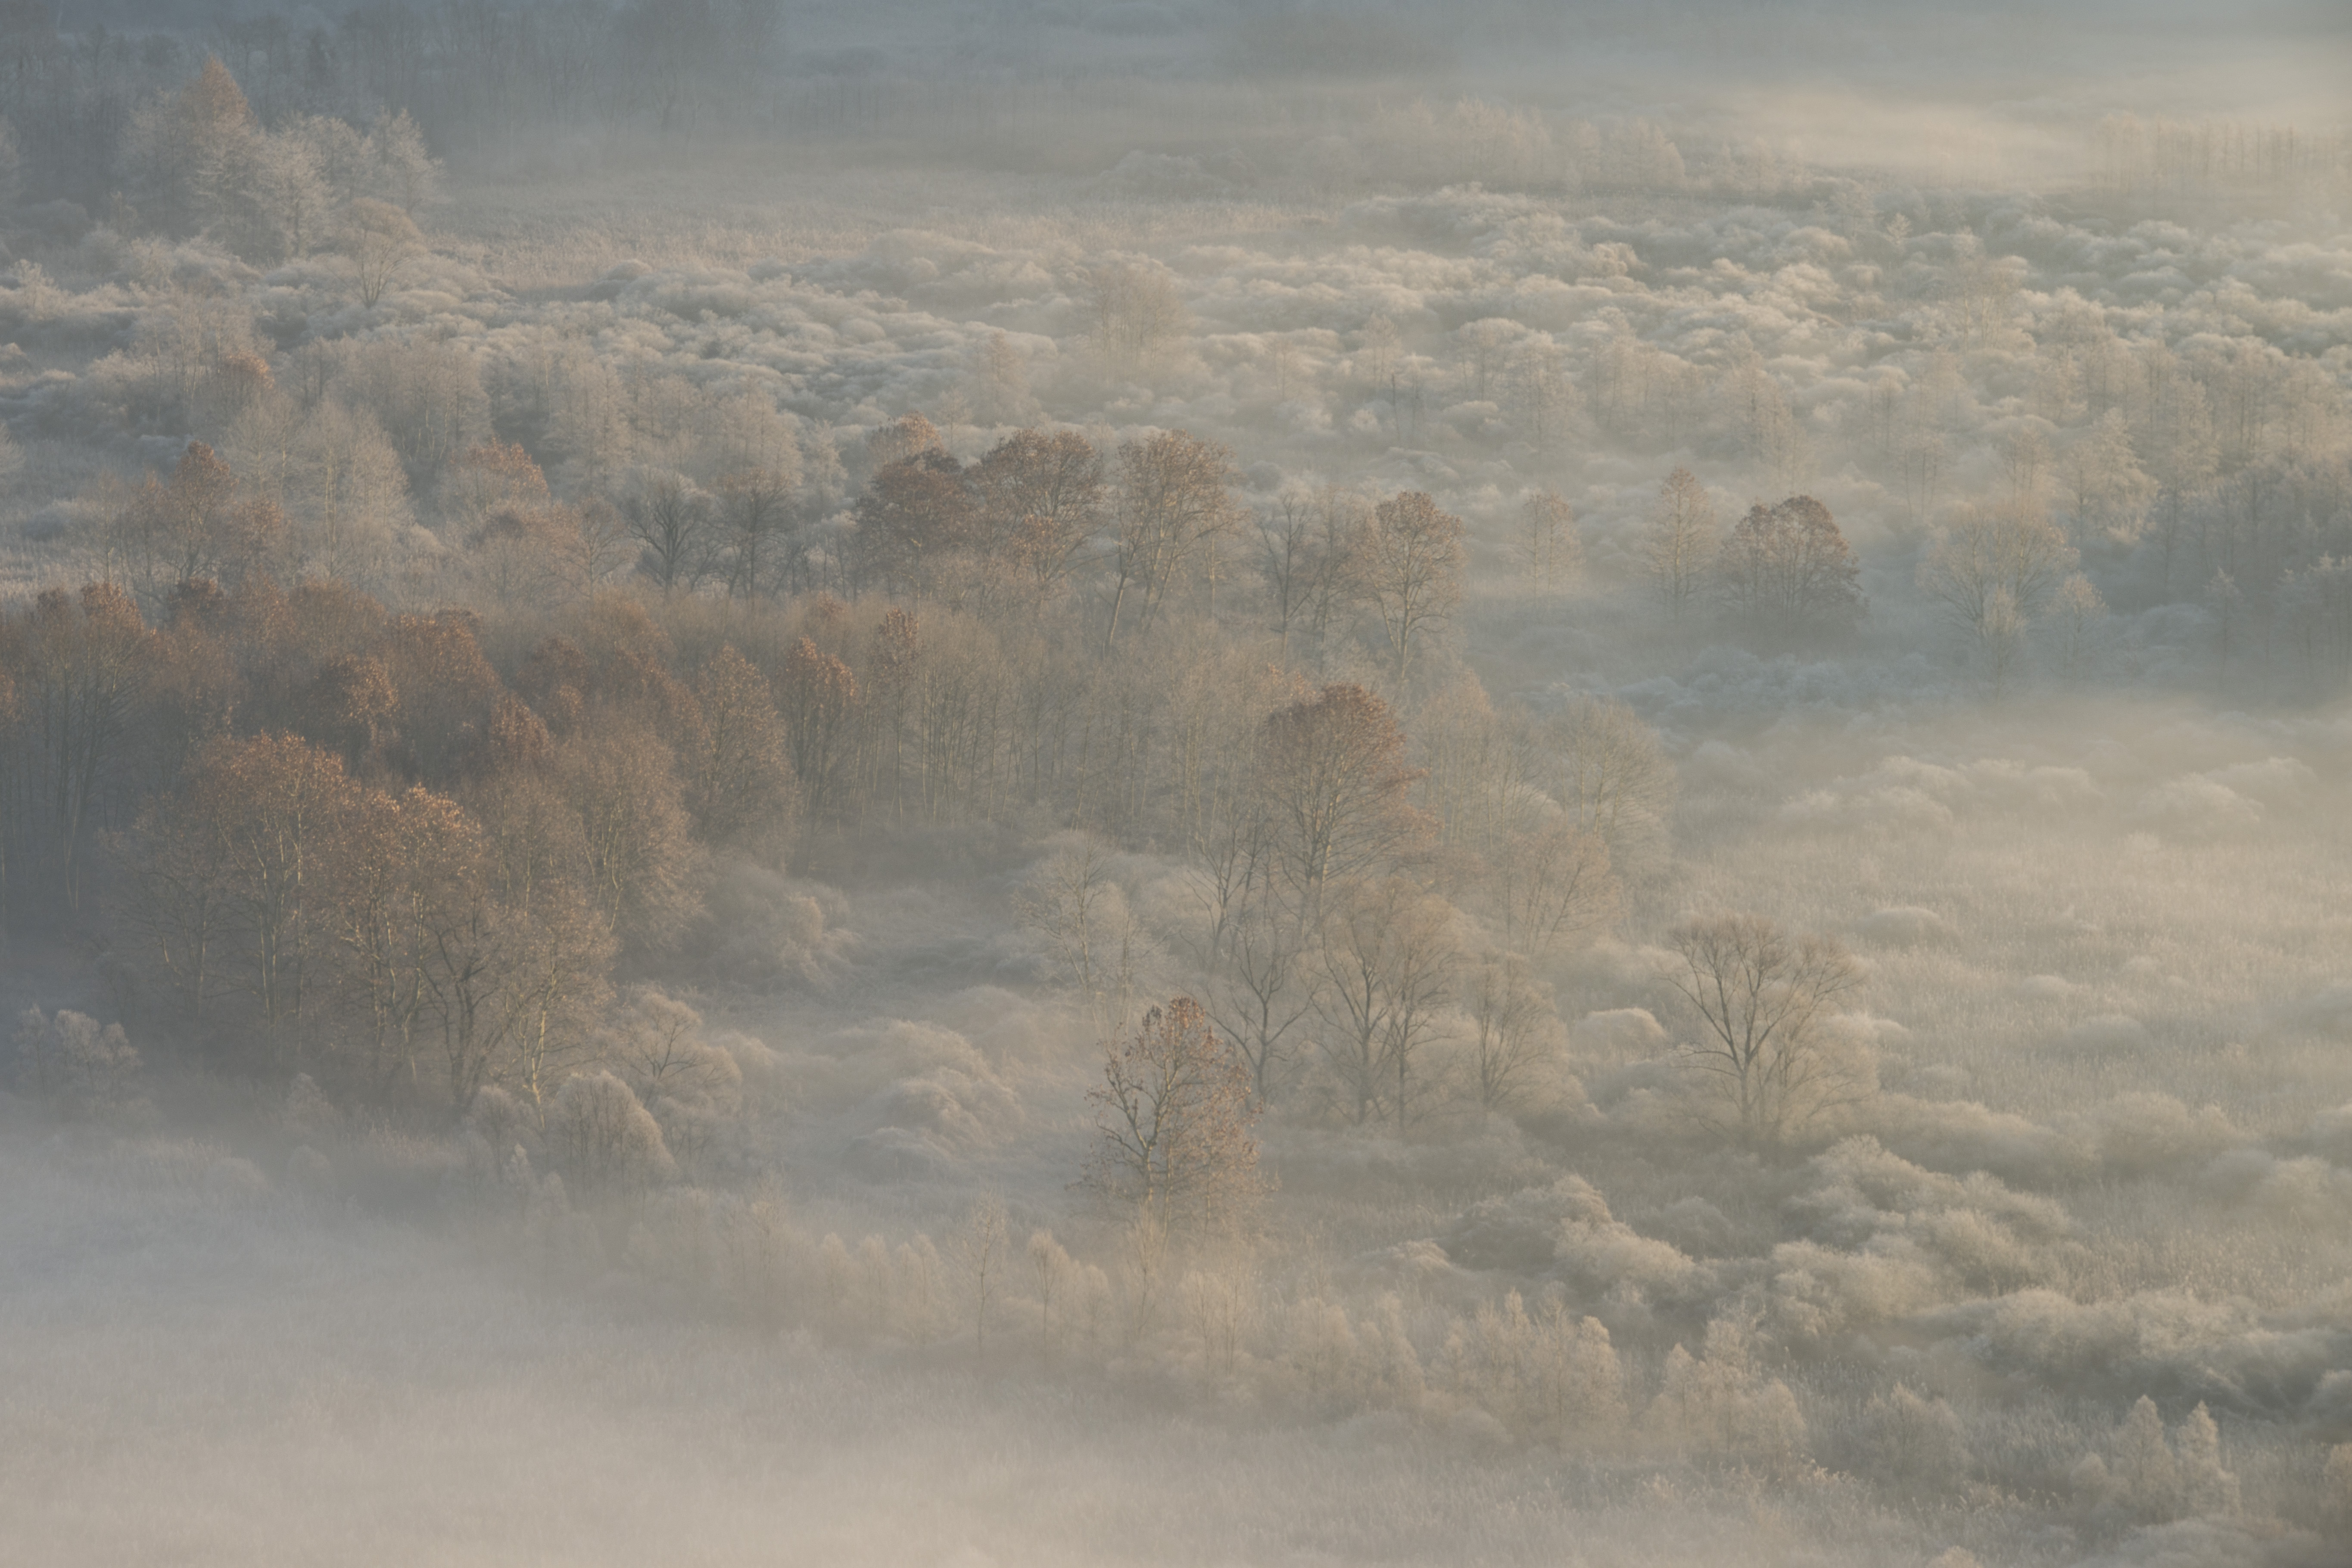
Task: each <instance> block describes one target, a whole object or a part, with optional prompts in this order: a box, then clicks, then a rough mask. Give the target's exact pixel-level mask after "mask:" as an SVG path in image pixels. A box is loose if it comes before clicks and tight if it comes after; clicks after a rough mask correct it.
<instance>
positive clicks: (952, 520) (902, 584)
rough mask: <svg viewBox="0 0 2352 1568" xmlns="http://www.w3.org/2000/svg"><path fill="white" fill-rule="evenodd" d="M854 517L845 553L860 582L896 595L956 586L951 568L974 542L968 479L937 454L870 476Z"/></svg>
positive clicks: (974, 510) (975, 507)
mask: <svg viewBox="0 0 2352 1568" xmlns="http://www.w3.org/2000/svg"><path fill="white" fill-rule="evenodd" d="M980 518H981V513H980V508H979V504H978V501H977V498H975V496H974V495H973V493H972V489H971V476H970V474H969V473H968V472H967V471H966V469H965V468H964V466H963V465H962V464H961V463H959V462H957V461H956V460H955V458H952V457H950V456H949V455H948V454H947V453H946V452H944V451H940V450H937V449H933V450H929V451H923V452H918V453H916V454H915V455H914V456H912V457H908V458H900V459H899V460H898V461H897V462H895V463H891V464H889V465H887V467H885V468H881V469H879V470H878V471H877V472H876V474H875V476H874V479H873V482H872V484H871V485H870V486H869V487H868V488H867V489H866V494H865V496H864V497H862V498H861V499H860V500H858V503H857V507H856V519H857V531H856V534H854V535H853V536H852V553H853V556H854V559H855V562H856V568H857V571H858V574H859V575H860V576H862V577H864V578H866V579H867V580H870V581H873V582H876V583H879V584H884V585H885V586H887V587H889V588H891V589H894V590H897V591H899V592H903V593H909V594H930V593H940V592H943V591H947V590H949V589H951V588H953V587H954V586H956V583H955V575H954V574H955V566H954V564H953V563H955V562H957V561H958V560H960V559H961V557H962V555H963V554H964V552H968V551H970V550H971V549H972V548H973V547H974V546H975V545H977V544H978V543H979V541H980V531H979V528H980Z"/></svg>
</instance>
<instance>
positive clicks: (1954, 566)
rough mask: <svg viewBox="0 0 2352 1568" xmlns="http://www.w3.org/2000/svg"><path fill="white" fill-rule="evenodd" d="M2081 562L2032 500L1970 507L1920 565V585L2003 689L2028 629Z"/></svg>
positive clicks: (1996, 683)
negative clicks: (1971, 643) (1979, 652)
mask: <svg viewBox="0 0 2352 1568" xmlns="http://www.w3.org/2000/svg"><path fill="white" fill-rule="evenodd" d="M2078 559H2079V557H2078V556H2077V554H2076V552H2075V550H2074V546H2073V545H2071V544H2069V543H2067V542H2066V536H2065V535H2064V534H2063V533H2062V532H2060V531H2059V530H2058V527H2057V525H2056V524H2054V523H2053V522H2052V521H2050V520H2049V519H2048V518H2047V517H2045V516H2043V515H2042V509H2041V508H2040V507H2039V506H2038V505H2036V504H2035V503H2033V502H2032V501H2031V500H2027V501H2021V502H2013V503H2010V504H2005V505H2001V506H1997V507H1992V508H1990V509H1985V508H1976V507H1971V508H1969V509H1968V510H1965V511H1963V512H1962V513H1961V514H1960V515H1959V516H1958V518H1957V519H1955V520H1954V521H1953V523H1952V525H1951V527H1950V528H1949V529H1948V531H1946V532H1945V534H1944V537H1943V538H1942V539H1940V540H1938V541H1937V543H1936V546H1935V548H1934V549H1933V550H1931V551H1930V552H1928V555H1927V560H1926V561H1924V562H1922V563H1920V566H1919V586H1920V589H1921V590H1922V591H1923V592H1925V593H1926V594H1927V596H1928V597H1930V598H1932V599H1934V600H1935V601H1936V602H1937V604H1938V605H1942V606H1943V608H1944V613H1945V614H1946V615H1947V616H1949V617H1950V618H1951V620H1952V621H1953V623H1954V624H1955V625H1956V626H1958V627H1959V628H1960V630H1961V631H1962V632H1963V633H1965V634H1966V635H1967V636H1968V637H1970V638H1971V639H1972V640H1974V641H1975V642H1976V644H1977V645H1978V647H1980V648H1982V649H1983V650H1984V652H1985V655H1986V657H1987V658H1988V659H1989V660H1990V661H1991V663H1992V665H1993V667H1994V671H1993V674H1994V679H1993V684H1994V686H1995V687H1996V688H1998V687H1999V686H2000V684H2001V677H2002V676H2003V675H2004V674H2005V673H2006V672H2007V668H2008V666H2009V664H2010V663H2011V661H2012V660H2013V659H2014V658H2015V657H2016V649H2017V646H2018V642H2019V639H2020V637H2021V635H2022V633H2023V630H2024V628H2025V626H2028V625H2030V624H2031V623H2032V620H2033V619H2034V617H2035V616H2039V615H2040V614H2041V613H2042V605H2045V604H2047V603H2048V602H2049V600H2050V597H2051V595H2053V594H2054V593H2055V592H2057V590H2058V585H2059V584H2061V583H2062V582H2063V581H2064V580H2065V578H2066V575H2067V574H2068V573H2070V572H2072V571H2074V565H2075V563H2076V561H2077V560H2078Z"/></svg>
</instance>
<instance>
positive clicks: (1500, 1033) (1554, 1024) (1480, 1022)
mask: <svg viewBox="0 0 2352 1568" xmlns="http://www.w3.org/2000/svg"><path fill="white" fill-rule="evenodd" d="M1469 993H1470V994H1469V997H1468V1001H1469V1010H1470V1023H1471V1027H1472V1035H1471V1041H1470V1047H1471V1049H1470V1068H1471V1073H1472V1077H1473V1080H1474V1086H1475V1090H1476V1093H1477V1096H1478V1103H1479V1104H1480V1105H1481V1106H1483V1107H1485V1108H1486V1110H1490V1111H1495V1110H1508V1109H1510V1108H1511V1107H1512V1106H1514V1105H1517V1104H1518V1103H1520V1102H1521V1101H1523V1100H1526V1099H1527V1097H1528V1095H1529V1094H1530V1093H1532V1092H1533V1090H1534V1079H1536V1078H1537V1077H1538V1074H1539V1073H1540V1071H1541V1070H1542V1068H1543V1066H1544V1064H1545V1063H1546V1062H1549V1061H1552V1060H1556V1059H1557V1058H1558V1057H1559V1053H1560V1051H1561V1049H1562V1047H1564V1046H1565V1045H1566V1043H1567V1041H1566V1037H1565V1035H1564V1033H1563V1032H1562V1030H1561V1029H1560V1026H1559V1015H1558V1014H1557V1013H1556V1012H1555V1011H1554V1010H1553V1007H1552V1000H1551V994H1550V988H1549V986H1546V985H1545V984H1543V983H1542V982H1541V981H1539V980H1538V979H1536V978H1535V977H1534V976H1533V975H1531V974H1529V973H1528V968H1527V964H1526V963H1524V962H1523V961H1522V960H1520V959H1519V958H1517V957H1516V956H1514V955H1512V954H1508V953H1488V954H1486V956H1485V957H1484V958H1482V959H1481V960H1480V961H1479V963H1478V968H1477V972H1476V973H1475V974H1474V975H1472V977H1471V979H1470V983H1469Z"/></svg>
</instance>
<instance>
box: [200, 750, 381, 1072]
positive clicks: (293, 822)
mask: <svg viewBox="0 0 2352 1568" xmlns="http://www.w3.org/2000/svg"><path fill="white" fill-rule="evenodd" d="M356 798H357V792H356V790H355V788H354V786H353V785H352V782H351V780H350V779H349V778H348V777H347V776H346V775H345V774H344V773H343V764H342V761H341V758H339V757H336V756H334V755H333V754H331V752H323V751H320V749H319V748H317V747H315V746H312V745H310V743H309V742H305V741H303V740H301V739H299V737H297V736H293V735H258V736H255V737H253V738H252V739H250V740H242V741H239V740H226V739H224V740H222V741H219V742H215V743H214V745H212V746H211V747H209V748H208V749H207V750H206V752H205V754H204V755H203V756H202V757H201V758H199V759H198V761H197V763H196V767H195V771H194V775H193V776H192V777H191V778H190V780H189V782H188V790H187V806H188V811H189V814H190V816H189V818H188V824H187V825H188V826H190V827H191V828H192V829H193V830H194V831H195V832H197V833H199V834H200V835H202V836H204V837H208V838H212V839H215V840H216V842H217V847H218V858H217V876H218V883H219V898H220V913H221V916H222V920H221V925H220V931H221V935H222V939H223V941H222V951H221V954H220V962H219V964H218V969H219V971H220V973H221V977H222V979H223V981H224V982H225V983H226V984H227V985H228V986H230V987H233V988H234V989H236V990H237V991H240V992H242V993H244V994H246V995H247V996H248V997H250V998H251V1000H252V1003H253V1005H254V1008H255V1011H256V1012H257V1014H258V1016H259V1017H260V1020H261V1022H262V1023H263V1025H264V1026H268V1027H270V1028H276V1027H277V1026H279V1025H286V1024H290V1025H292V1026H295V1028H296V1030H297V1035H296V1038H295V1054H296V1055H297V1056H298V1057H299V1055H300V1053H301V1047H302V1042H301V1038H300V1034H299V1030H300V1026H301V1025H302V1023H303V1021H304V1020H303V1014H304V1009H305V1007H306V1005H308V1004H309V1003H310V994H311V991H312V989H313V987H314V986H315V984H316V983H317V981H318V979H319V975H318V973H316V970H315V961H316V958H317V955H318V951H319V948H320V943H321V941H322V933H321V931H320V927H321V925H322V923H323V918H324V913H325V905H326V904H327V902H328V900H329V898H330V895H331V888H332V870H331V868H332V866H333V861H334V857H335V853H336V847H337V845H338V843H339V841H340V839H341V835H342V833H343V831H344V827H345V819H346V817H347V816H349V814H350V813H351V812H352V809H353V807H354V805H355V804H356Z"/></svg>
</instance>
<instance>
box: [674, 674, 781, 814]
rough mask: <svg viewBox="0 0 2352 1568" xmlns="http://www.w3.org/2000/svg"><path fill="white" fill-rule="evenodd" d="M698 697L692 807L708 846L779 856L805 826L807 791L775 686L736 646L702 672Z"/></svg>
mask: <svg viewBox="0 0 2352 1568" xmlns="http://www.w3.org/2000/svg"><path fill="white" fill-rule="evenodd" d="M694 694H695V698H696V700H698V702H699V704H700V706H701V709H702V731H701V734H700V736H699V742H700V744H699V745H698V748H697V749H696V752H695V754H694V755H693V756H692V757H690V758H689V759H688V788H687V804H688V807H689V809H690V810H691V811H692V812H693V814H694V820H695V825H696V827H697V830H698V832H699V834H700V836H701V838H702V841H703V842H704V843H706V844H709V845H711V846H712V847H725V848H737V849H748V850H751V851H752V852H753V853H757V854H763V855H776V854H779V853H780V852H781V851H782V848H783V847H784V846H786V845H788V844H790V843H791V842H792V837H793V829H794V828H795V827H797V826H799V817H800V788H799V785H798V784H797V783H796V782H795V781H794V779H793V763H792V756H791V753H790V752H789V750H788V748H787V747H786V745H785V742H784V725H783V720H782V717H781V716H779V715H778V713H777V712H776V699H775V694H774V693H773V692H772V690H770V689H769V687H768V681H767V678H766V677H764V676H762V675H761V673H760V671H759V669H758V668H756V667H754V666H753V664H752V663H751V660H750V659H748V658H744V657H743V656H742V655H741V654H740V653H737V652H736V651H735V648H734V647H733V645H732V644H729V645H726V646H724V647H720V648H719V651H718V652H717V653H715V654H713V655H711V656H710V658H709V659H708V660H706V661H705V662H704V664H703V666H702V668H700V669H699V670H698V671H696V673H695V678H694Z"/></svg>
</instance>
